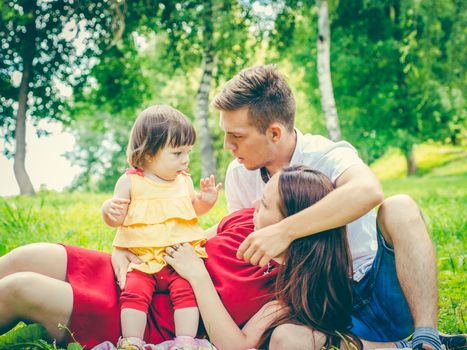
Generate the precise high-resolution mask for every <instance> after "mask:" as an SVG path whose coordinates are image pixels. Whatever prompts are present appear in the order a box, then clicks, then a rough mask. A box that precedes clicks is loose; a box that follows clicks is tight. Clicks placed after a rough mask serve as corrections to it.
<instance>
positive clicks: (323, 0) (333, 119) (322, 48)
mask: <svg viewBox="0 0 467 350" xmlns="http://www.w3.org/2000/svg"><path fill="white" fill-rule="evenodd" d="M317 6H318V43H317V48H318V54H317V69H318V80H319V90H320V92H321V106H322V108H323V113H324V118H325V120H326V128H327V129H328V133H329V137H330V138H331V140H333V141H339V140H341V138H342V136H341V130H340V127H339V116H338V115H337V109H336V101H335V99H334V90H333V87H332V79H331V60H330V51H331V29H330V25H329V10H328V2H327V0H317Z"/></svg>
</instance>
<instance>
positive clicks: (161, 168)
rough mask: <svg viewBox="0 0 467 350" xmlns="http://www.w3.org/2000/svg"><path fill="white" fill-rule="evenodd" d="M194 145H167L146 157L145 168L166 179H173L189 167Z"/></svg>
mask: <svg viewBox="0 0 467 350" xmlns="http://www.w3.org/2000/svg"><path fill="white" fill-rule="evenodd" d="M192 149H193V146H179V147H171V146H166V147H164V148H162V149H161V150H160V151H159V152H157V154H156V155H155V156H154V157H149V158H148V159H146V164H145V167H144V170H145V171H147V172H149V173H151V174H153V175H155V176H157V177H158V178H160V179H162V180H165V181H173V180H175V178H176V177H177V176H178V175H179V174H181V173H182V172H184V171H187V169H188V163H189V162H190V152H191V150H192Z"/></svg>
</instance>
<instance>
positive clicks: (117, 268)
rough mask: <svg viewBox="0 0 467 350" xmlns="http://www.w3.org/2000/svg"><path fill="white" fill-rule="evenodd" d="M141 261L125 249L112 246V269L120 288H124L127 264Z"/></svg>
mask: <svg viewBox="0 0 467 350" xmlns="http://www.w3.org/2000/svg"><path fill="white" fill-rule="evenodd" d="M142 262H143V261H142V260H141V259H140V258H138V257H137V256H136V255H135V254H133V253H132V252H130V251H129V250H127V249H123V248H114V250H113V252H112V267H113V269H114V274H115V278H116V279H117V283H118V285H119V286H120V289H121V290H123V288H125V283H126V273H127V272H128V265H130V263H135V264H140V263H142Z"/></svg>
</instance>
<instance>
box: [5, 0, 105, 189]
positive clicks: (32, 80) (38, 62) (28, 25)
mask: <svg viewBox="0 0 467 350" xmlns="http://www.w3.org/2000/svg"><path fill="white" fill-rule="evenodd" d="M111 7H112V6H111V4H110V3H109V2H106V1H96V2H93V3H89V4H86V5H85V6H83V3H82V2H75V1H58V2H49V1H39V0H10V1H2V2H0V50H1V51H0V55H1V59H0V82H1V84H0V100H1V103H0V116H1V118H0V127H1V128H2V132H1V134H2V137H3V139H4V141H5V149H4V153H5V155H6V156H7V157H11V156H14V174H15V177H16V180H17V182H18V185H19V188H20V192H21V194H28V195H33V194H34V187H33V185H32V183H31V180H30V178H29V175H28V173H27V171H26V167H25V158H26V120H28V119H29V120H30V121H31V122H32V124H33V125H35V126H37V125H38V124H39V121H40V120H41V119H47V120H58V121H62V120H64V119H65V118H66V116H65V113H64V106H65V101H64V99H63V98H62V97H61V95H60V92H59V90H58V88H57V82H61V83H62V84H64V85H68V86H73V85H74V84H76V83H78V82H79V79H80V76H81V75H82V74H84V73H85V72H86V58H88V57H91V56H93V55H94V54H96V51H98V50H99V45H98V44H95V45H92V44H91V45H90V47H89V48H88V49H87V50H85V51H84V52H83V54H82V55H78V53H77V51H76V45H75V44H74V40H73V39H74V38H76V36H77V35H78V33H79V32H80V30H86V29H87V28H92V35H91V37H90V38H88V39H89V40H88V43H91V42H94V43H97V42H99V41H101V40H102V41H105V38H107V37H109V35H110V33H111V32H112V29H111V28H112V21H111V18H112V16H111V13H112V9H111ZM67 30H68V32H70V31H71V34H72V35H68V37H71V39H67V35H66V34H70V33H65V32H66V31H67ZM73 31H74V35H73ZM78 69H79V71H78V72H80V73H78V72H77V70H78ZM16 73H19V74H20V75H21V79H20V84H19V86H18V87H17V86H15V82H14V79H13V76H14V74H16ZM37 133H38V135H39V136H41V135H44V134H46V132H45V131H43V130H40V129H39V128H37Z"/></svg>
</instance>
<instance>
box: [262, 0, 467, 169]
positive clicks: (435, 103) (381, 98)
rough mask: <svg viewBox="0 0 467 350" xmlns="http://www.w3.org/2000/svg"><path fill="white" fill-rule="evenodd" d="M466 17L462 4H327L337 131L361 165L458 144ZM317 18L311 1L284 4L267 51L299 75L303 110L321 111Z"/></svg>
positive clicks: (462, 126)
mask: <svg viewBox="0 0 467 350" xmlns="http://www.w3.org/2000/svg"><path fill="white" fill-rule="evenodd" d="M465 13H466V11H465V4H463V3H462V2H459V1H454V0H452V1H436V0H432V1H422V2H420V1H403V2H401V1H398V0H394V1H365V0H359V1H338V2H335V3H334V2H332V3H331V6H330V16H331V20H332V22H331V37H332V40H331V68H332V81H333V86H334V94H335V96H336V104H337V110H338V113H339V116H340V123H341V130H342V132H343V135H344V138H345V139H348V140H349V141H350V142H351V143H352V144H354V145H355V146H356V147H357V148H358V149H359V151H360V153H361V155H362V156H363V157H364V158H365V159H366V160H367V161H369V162H372V161H374V160H375V159H377V158H379V157H380V156H381V155H383V154H384V153H385V151H386V150H387V148H388V147H397V148H400V149H401V150H402V151H403V152H404V153H405V154H408V153H409V152H410V150H411V148H412V146H413V145H415V144H419V143H422V142H425V141H427V140H439V141H449V142H452V143H454V144H455V143H457V142H459V136H460V133H461V132H462V130H464V129H465V116H466V113H465V109H464V107H465V98H464V95H463V92H465V70H464V69H463V66H464V63H463V62H460V61H459V54H461V53H462V52H465V48H464V46H465V45H462V44H461V42H462V38H465V34H466V30H465V28H466V23H467V16H466V15H465ZM316 17H317V16H316V8H315V6H314V5H313V2H300V1H295V0H291V1H285V6H284V8H283V10H282V12H280V13H279V14H278V16H277V18H276V27H275V29H274V31H273V33H272V34H273V40H272V41H271V46H272V48H273V49H274V50H276V51H277V54H278V59H279V60H284V59H288V60H290V61H291V62H292V67H293V70H294V71H296V72H299V73H300V74H303V77H304V81H305V84H306V86H305V91H306V95H307V96H308V98H309V103H310V104H311V105H312V106H314V107H315V110H317V111H319V110H320V101H319V98H320V95H319V91H318V89H317V87H318V82H317V70H316V58H315V57H316V42H317V23H316V21H317V18H316ZM461 28H462V29H461ZM452 47H456V48H457V49H458V50H459V52H458V53H454V51H452V49H451V48H452ZM453 72H455V73H453ZM460 77H462V78H461V79H459V78H460ZM320 114H321V113H320ZM318 117H319V118H322V117H321V115H319V116H318Z"/></svg>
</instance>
